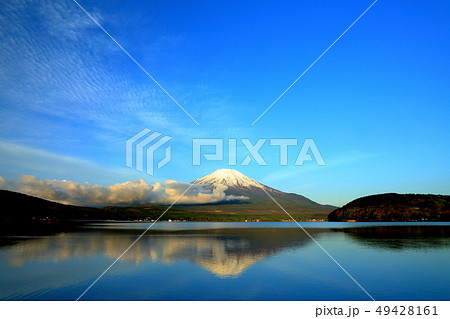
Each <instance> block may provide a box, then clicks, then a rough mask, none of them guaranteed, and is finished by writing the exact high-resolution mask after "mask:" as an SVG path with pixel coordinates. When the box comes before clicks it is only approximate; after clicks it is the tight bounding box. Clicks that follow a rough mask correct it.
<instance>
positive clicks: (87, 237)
mask: <svg viewBox="0 0 450 319" xmlns="http://www.w3.org/2000/svg"><path fill="white" fill-rule="evenodd" d="M301 224H302V226H303V227H305V229H306V230H307V231H308V232H309V233H310V234H311V236H312V237H314V238H315V239H316V240H317V242H318V243H320V245H322V246H323V247H324V249H326V250H327V251H328V252H329V253H330V255H332V256H333V257H334V258H335V259H336V261H337V262H338V263H339V264H340V265H341V266H342V267H343V268H345V270H347V272H348V273H349V274H351V276H352V277H353V278H354V279H355V280H356V281H358V282H359V283H360V285H361V286H362V287H364V289H365V290H366V291H367V292H368V293H369V294H370V295H371V296H372V297H373V298H375V299H376V300H450V223H377V224H375V223H327V222H323V223H319V222H316V223H301ZM148 226H149V224H147V223H92V224H89V225H86V226H83V227H80V228H78V229H75V230H72V231H67V232H63V233H57V234H53V235H46V236H8V237H6V238H5V237H4V238H2V246H1V247H0V274H1V276H0V299H2V300H75V299H77V298H78V297H79V296H80V295H81V294H82V293H83V291H85V289H86V288H87V287H88V286H89V285H90V284H91V283H92V282H93V281H94V280H95V279H96V278H97V277H98V276H99V275H100V274H101V273H102V272H103V271H104V270H105V269H106V268H107V267H108V266H110V265H111V263H112V262H113V261H114V260H115V259H116V258H117V257H118V256H120V254H121V253H122V252H123V251H124V250H125V249H126V248H127V247H128V246H129V245H130V244H131V243H132V242H133V241H134V240H135V239H136V238H137V237H138V236H139V235H140V234H141V233H142V232H143V230H145V229H146V228H147V227H148ZM81 300H370V299H369V296H368V295H367V294H366V293H365V292H364V291H363V290H362V289H361V288H360V287H358V285H357V284H356V283H355V282H354V281H352V280H351V279H350V278H349V277H348V276H347V274H345V272H344V271H343V270H342V269H341V268H340V267H339V266H338V265H337V264H336V263H334V262H333V261H332V260H331V259H330V257H329V256H327V255H326V254H325V253H324V252H323V250H321V249H320V248H319V246H318V245H317V244H316V243H314V242H313V241H312V240H311V238H309V237H308V236H307V235H306V234H305V232H304V231H303V230H301V229H300V228H299V227H298V226H297V225H296V224H295V223H187V222H184V223H183V222H179V223H174V222H172V223H168V222H160V223H157V224H155V226H154V227H153V228H152V229H151V230H150V231H149V232H148V233H147V234H146V235H145V236H143V237H142V238H141V239H140V240H139V241H138V242H137V243H136V244H135V245H134V246H133V247H132V248H131V249H130V250H129V251H128V252H127V253H126V254H125V255H124V256H123V257H122V258H121V259H120V260H119V261H118V262H117V263H116V264H115V265H114V266H113V267H111V269H110V270H109V271H108V272H107V273H106V274H105V275H104V276H103V277H102V278H101V279H100V280H99V281H98V282H97V283H96V284H95V285H94V286H93V287H92V288H91V289H90V290H89V291H88V292H87V293H86V294H85V295H84V296H83V297H82V299H81Z"/></svg>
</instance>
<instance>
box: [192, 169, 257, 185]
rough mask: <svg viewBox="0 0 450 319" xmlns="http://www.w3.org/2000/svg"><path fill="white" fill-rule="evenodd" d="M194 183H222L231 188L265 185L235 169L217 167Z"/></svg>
mask: <svg viewBox="0 0 450 319" xmlns="http://www.w3.org/2000/svg"><path fill="white" fill-rule="evenodd" d="M196 184H222V185H226V186H228V187H232V188H253V187H258V188H260V187H265V186H264V185H262V184H260V183H258V182H256V181H255V180H253V179H251V178H250V177H247V176H245V175H244V174H242V173H241V172H238V171H237V170H235V169H226V168H222V169H218V170H217V171H215V172H213V173H211V174H209V175H206V176H204V177H202V178H199V179H198V180H197V181H196Z"/></svg>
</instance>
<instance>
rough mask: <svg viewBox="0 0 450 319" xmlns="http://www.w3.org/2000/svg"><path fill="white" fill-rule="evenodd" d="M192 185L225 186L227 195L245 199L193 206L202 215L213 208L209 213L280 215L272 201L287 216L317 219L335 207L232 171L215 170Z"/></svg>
mask: <svg viewBox="0 0 450 319" xmlns="http://www.w3.org/2000/svg"><path fill="white" fill-rule="evenodd" d="M192 183H195V184H202V185H206V186H207V187H211V188H212V187H214V186H215V185H217V184H219V185H224V186H226V187H227V189H226V190H225V194H226V195H227V196H233V197H235V198H246V199H244V200H240V201H236V202H234V203H221V204H209V205H198V206H196V210H200V211H204V212H207V211H208V212H211V209H212V208H214V209H213V211H215V212H221V213H227V212H228V213H230V214H233V213H235V214H238V213H246V214H258V215H259V214H267V213H270V214H280V213H282V214H283V213H284V212H283V211H282V210H281V209H280V208H279V207H278V205H277V204H276V203H275V202H274V200H273V199H275V200H276V201H277V202H278V203H279V204H280V205H281V206H282V207H283V208H284V209H285V210H287V211H288V212H289V213H290V214H295V215H297V217H299V216H298V215H299V214H300V215H308V216H309V217H312V216H318V217H319V215H320V216H325V215H326V214H328V213H329V212H331V211H332V210H334V209H335V208H336V207H334V206H331V205H322V204H319V203H317V202H314V201H312V200H310V199H308V198H306V197H305V196H302V195H299V194H294V193H286V192H282V191H280V190H277V189H274V188H271V187H269V186H266V185H264V184H261V183H259V182H257V181H255V180H253V179H251V178H250V177H247V176H245V175H244V174H242V173H240V172H239V171H237V170H234V169H219V170H217V171H215V172H213V173H211V174H209V175H206V176H204V177H201V178H199V179H197V180H195V181H194V182H192ZM267 193H268V194H270V196H271V197H273V199H272V198H270V196H269V195H268V194H267ZM202 206H203V208H202Z"/></svg>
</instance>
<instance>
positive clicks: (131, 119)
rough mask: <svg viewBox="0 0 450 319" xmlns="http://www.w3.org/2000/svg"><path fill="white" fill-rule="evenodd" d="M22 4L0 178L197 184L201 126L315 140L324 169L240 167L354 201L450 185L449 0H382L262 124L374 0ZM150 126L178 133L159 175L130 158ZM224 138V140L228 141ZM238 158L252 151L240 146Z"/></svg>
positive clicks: (207, 169) (289, 186)
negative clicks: (195, 155) (195, 145)
mask: <svg viewBox="0 0 450 319" xmlns="http://www.w3.org/2000/svg"><path fill="white" fill-rule="evenodd" d="M79 3H80V4H81V5H82V6H83V7H84V8H85V9H86V10H87V11H88V12H90V13H91V14H92V16H93V17H94V18H95V19H97V20H98V22H99V23H100V24H101V25H102V26H103V27H104V28H105V29H106V30H107V31H108V32H109V33H110V34H111V35H112V36H113V37H114V38H115V39H116V40H117V41H118V42H119V43H120V44H121V45H122V46H123V47H124V48H125V49H126V50H127V51H128V52H129V53H130V54H131V55H132V56H133V57H134V58H135V59H136V60H137V61H138V62H139V63H140V64H141V65H142V66H143V67H144V68H145V69H147V71H148V72H149V73H150V74H151V75H152V76H153V77H154V78H155V79H157V81H159V83H161V85H162V86H163V87H164V88H165V89H166V90H167V91H168V92H170V94H171V95H172V96H173V97H174V98H175V99H176V100H177V101H179V103H180V104H181V105H183V107H185V108H186V110H187V111H188V112H189V113H190V114H191V115H192V116H193V117H194V118H195V119H196V120H197V121H198V123H199V124H200V125H199V126H197V125H196V124H195V123H194V122H193V121H192V120H191V119H190V118H189V117H188V116H187V115H186V114H185V113H184V112H183V111H182V110H181V109H180V108H179V107H178V106H177V105H176V104H175V103H174V102H173V101H172V100H171V99H170V98H168V97H167V95H166V94H165V93H164V92H163V91H162V90H161V89H160V88H159V87H158V86H157V85H156V84H155V83H154V82H153V81H152V80H151V79H150V78H149V77H148V76H147V75H146V74H145V73H144V72H143V71H142V70H141V69H139V68H138V67H137V66H136V64H135V63H134V62H133V61H132V60H131V59H130V58H129V57H128V56H127V55H126V54H125V53H124V52H123V51H121V49H120V48H119V47H118V46H117V45H116V44H115V43H114V42H113V41H112V40H111V39H110V38H108V36H107V35H106V34H105V33H104V32H103V31H102V30H101V29H100V28H99V27H98V26H97V25H95V24H94V22H93V21H92V20H90V18H89V17H88V16H87V15H86V14H85V13H84V12H83V11H82V10H81V9H80V8H79V7H78V6H77V5H76V4H75V3H74V2H73V1H71V0H65V1H60V0H56V1H33V2H27V1H10V2H8V3H5V4H3V5H2V7H3V9H2V10H1V13H0V40H1V43H2V44H1V46H0V57H1V59H0V92H1V94H0V116H1V118H2V122H1V125H0V165H1V166H0V176H2V177H3V178H5V179H15V178H17V176H18V175H21V174H29V175H34V176H35V177H36V178H40V179H66V180H70V181H75V182H85V181H87V182H90V183H94V184H101V185H111V184H115V183H123V182H126V181H130V180H135V179H139V178H144V179H145V180H147V181H148V182H149V183H153V182H157V181H160V182H162V181H164V180H165V179H171V180H176V181H181V182H189V181H192V180H195V179H196V178H198V177H200V176H203V175H206V174H208V173H211V172H212V171H214V170H215V169H218V168H226V167H228V163H227V161H226V160H225V161H222V162H206V161H203V162H202V165H201V166H196V167H193V166H192V138H225V139H228V138H237V139H240V138H249V139H250V140H251V141H253V142H256V141H257V139H259V138H267V139H269V138H297V139H299V141H300V143H302V142H303V140H304V139H305V138H313V139H314V141H315V143H316V145H317V147H318V148H319V150H320V152H321V154H322V156H323V158H324V160H325V162H326V164H327V165H326V166H317V165H316V164H315V163H313V162H310V163H305V164H304V165H303V166H294V165H293V164H294V162H295V159H296V156H297V154H298V152H299V150H300V146H298V147H296V148H295V147H292V148H290V149H289V150H290V152H289V165H288V166H283V167H282V166H280V165H279V164H278V156H279V155H278V149H277V148H276V147H270V146H268V145H265V146H264V148H263V151H262V152H261V153H262V154H263V155H264V157H265V159H266V161H267V162H268V165H267V166H263V167H261V166H258V165H256V164H255V163H254V161H253V162H252V163H250V165H248V166H240V165H237V166H235V167H233V168H235V169H237V170H239V171H241V172H242V173H244V174H245V175H247V176H249V177H251V178H254V179H255V180H257V181H260V182H263V183H265V184H267V185H269V186H271V187H274V188H278V189H281V190H284V191H289V192H296V193H300V194H302V195H305V196H307V197H309V198H311V199H313V200H316V201H318V202H320V203H328V204H335V205H343V204H345V203H346V202H348V201H350V200H352V199H354V198H357V197H359V196H363V195H368V194H373V193H383V192H402V193H403V192H405V193H440V194H449V192H450V170H449V166H448V163H449V158H450V151H449V147H448V144H449V140H450V132H449V131H450V130H449V128H448V120H449V118H450V91H449V89H448V87H449V76H450V63H449V60H450V55H449V49H450V43H449V41H448V40H449V38H450V23H449V22H448V21H450V3H448V2H445V1H437V0H431V1H383V0H380V1H378V3H376V4H375V5H374V6H373V7H372V9H371V10H370V11H368V12H367V14H366V15H365V16H364V17H362V18H361V20H360V21H358V22H357V23H356V24H355V25H354V27H353V28H352V29H350V30H349V31H348V33H346V34H345V35H344V36H343V37H342V38H341V39H340V41H339V42H337V43H336V44H335V46H333V47H332V48H331V49H330V50H329V51H328V52H327V54H326V55H324V56H323V58H322V59H320V60H319V61H318V62H317V64H316V65H314V66H313V67H312V68H311V69H310V71H309V72H308V73H307V74H306V75H305V76H304V77H303V78H302V79H301V80H300V81H299V82H298V83H296V85H295V86H293V87H292V88H291V90H290V91H289V92H288V93H287V94H286V95H285V96H283V98H282V99H280V100H279V101H278V102H277V103H276V104H275V105H274V106H273V107H272V108H271V109H270V110H269V111H268V112H267V114H265V115H264V116H263V117H262V118H261V119H260V120H259V121H258V122H257V123H256V124H255V125H253V126H252V125H251V124H252V122H253V121H254V120H255V119H256V118H257V117H258V116H259V115H260V114H261V113H262V112H263V111H264V110H265V109H266V108H267V107H268V106H269V105H270V104H271V103H272V102H273V101H274V100H275V99H276V98H277V97H278V96H279V95H280V94H281V93H282V92H283V91H284V90H285V89H286V88H287V87H288V86H289V85H290V84H291V83H292V82H293V81H294V80H295V79H296V78H297V77H298V76H299V75H300V74H301V73H302V72H303V71H304V70H305V69H306V68H307V67H308V66H309V65H310V64H311V63H312V62H313V61H314V60H315V59H316V58H317V57H318V56H319V55H320V54H321V53H322V52H323V51H324V50H325V49H326V48H327V47H328V46H329V45H330V44H331V43H332V42H333V41H334V40H336V38H337V37H338V36H339V35H340V34H341V33H342V32H343V31H344V30H345V29H346V28H347V27H348V26H349V25H350V24H351V23H352V22H353V21H354V20H355V19H356V18H357V17H358V16H359V15H360V14H361V13H362V12H363V11H364V10H365V9H366V8H367V7H368V6H369V5H370V4H371V3H372V1H336V0H333V1H331V0H330V1H326V0H324V1H313V0H310V1H283V2H281V3H280V2H275V1H257V2H245V3H243V2H242V1H228V2H227V3H222V2H216V1H189V2H188V1H126V2H123V1H108V2H104V1H102V2H99V1H87V0H82V1H79ZM144 128H150V129H152V130H156V131H159V132H161V133H163V134H165V135H169V136H171V137H173V139H172V140H171V145H172V158H173V159H172V161H171V162H170V163H169V164H168V165H166V166H164V167H163V168H162V169H160V170H158V171H157V172H156V173H155V175H154V176H149V175H146V174H144V173H140V172H137V171H135V170H133V169H131V168H127V167H126V166H125V142H126V140H127V139H128V138H130V137H131V136H133V135H134V134H136V133H137V132H139V131H140V130H142V129H144ZM225 145H226V144H225ZM239 150H240V151H239V153H238V163H239V162H240V161H242V160H243V158H244V157H245V156H246V155H247V153H246V152H245V149H243V148H242V145H239Z"/></svg>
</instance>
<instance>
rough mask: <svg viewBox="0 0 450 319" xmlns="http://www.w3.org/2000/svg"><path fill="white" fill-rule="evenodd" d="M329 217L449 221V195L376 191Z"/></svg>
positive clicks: (363, 219) (341, 219) (344, 219)
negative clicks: (383, 192) (379, 192)
mask: <svg viewBox="0 0 450 319" xmlns="http://www.w3.org/2000/svg"><path fill="white" fill-rule="evenodd" d="M328 220H329V221H350V220H351V221H364V222H367V221H450V196H448V195H421V194H395V193H388V194H380V195H372V196H366V197H361V198H358V199H355V200H354V201H351V202H350V203H348V204H346V205H344V206H343V207H342V208H338V209H335V210H334V211H332V212H331V213H330V214H329V215H328Z"/></svg>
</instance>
